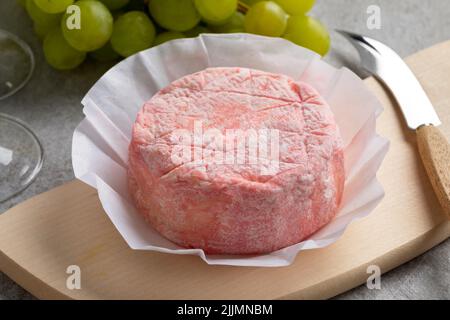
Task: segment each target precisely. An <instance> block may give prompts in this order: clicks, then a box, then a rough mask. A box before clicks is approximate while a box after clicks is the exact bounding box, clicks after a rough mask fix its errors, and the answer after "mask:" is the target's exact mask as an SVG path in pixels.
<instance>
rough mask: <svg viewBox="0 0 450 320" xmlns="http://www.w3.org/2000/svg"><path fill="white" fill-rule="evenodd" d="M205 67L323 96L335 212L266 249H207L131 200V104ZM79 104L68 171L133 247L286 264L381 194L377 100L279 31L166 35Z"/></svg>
mask: <svg viewBox="0 0 450 320" xmlns="http://www.w3.org/2000/svg"><path fill="white" fill-rule="evenodd" d="M208 67H247V68H254V69H259V70H264V71H268V72H274V73H282V74H285V75H288V76H290V77H292V78H294V79H296V80H301V81H304V82H306V83H309V84H310V85H312V86H313V87H314V88H316V89H317V90H318V91H319V93H320V94H321V95H322V96H323V97H324V98H325V99H326V101H327V102H328V103H329V104H330V106H331V108H332V110H333V112H334V115H335V117H336V120H337V123H338V125H339V128H340V130H341V134H342V137H343V139H344V143H345V169H346V181H345V190H344V197H343V202H342V206H341V209H340V211H339V213H338V215H337V216H336V217H335V219H334V220H333V221H331V222H330V223H329V224H328V225H326V226H325V227H324V228H322V229H321V230H319V231H318V232H316V233H315V234H314V235H312V236H311V237H310V238H309V239H307V240H305V241H302V242H300V243H298V244H295V245H292V246H290V247H287V248H284V249H282V250H278V251H275V252H272V253H270V254H265V255H255V256H224V255H206V254H205V253H204V252H203V250H201V249H184V248H181V247H179V246H178V245H176V244H174V243H172V242H170V241H169V240H167V239H165V238H163V237H162V236H161V235H160V234H159V233H157V232H156V231H155V230H153V229H152V228H151V226H149V225H148V224H147V223H146V222H145V221H144V219H143V218H142V217H141V216H140V215H139V214H138V213H137V211H136V209H135V208H134V206H133V204H132V202H131V201H130V198H129V195H128V190H127V179H126V167H127V159H128V145H129V143H130V138H131V129H132V126H133V123H134V120H135V118H136V115H137V113H138V111H139V109H140V108H141V107H142V105H143V104H144V102H145V101H147V100H149V99H150V98H151V97H152V96H153V95H154V94H155V93H156V92H157V91H159V90H160V89H162V88H163V87H165V86H167V85H168V84H169V83H170V82H172V81H174V80H176V79H178V78H180V77H182V76H185V75H187V74H191V73H194V72H197V71H201V70H203V69H205V68H208ZM82 104H83V105H84V109H83V112H84V114H85V116H86V117H85V119H84V120H83V121H82V122H81V123H80V125H79V126H78V127H77V129H76V130H75V133H74V136H73V146H72V160H73V168H74V172H75V176H76V177H77V178H78V179H80V180H82V181H84V182H85V183H87V184H89V185H91V186H92V187H94V188H96V189H97V190H98V195H99V198H100V201H101V203H102V206H103V208H104V210H105V212H106V213H107V214H108V216H109V218H110V219H111V221H112V222H113V224H114V225H115V226H116V228H117V230H118V231H119V232H120V234H121V235H122V237H123V238H124V239H125V241H126V242H127V243H128V245H129V246H130V247H131V248H132V249H137V250H152V251H159V252H165V253H170V254H189V255H198V256H199V257H200V258H202V259H203V260H204V261H205V262H207V263H208V264H211V265H233V266H261V267H279V266H287V265H289V264H291V263H292V262H293V260H294V259H295V257H296V255H297V254H298V253H299V252H300V251H302V250H307V249H316V248H322V247H325V246H327V245H329V244H331V243H333V242H335V241H337V239H338V238H339V237H340V236H341V235H342V234H343V233H344V231H345V229H346V227H347V226H348V225H349V224H350V223H351V222H352V221H354V220H356V219H359V218H362V217H364V216H366V215H368V214H369V213H370V212H371V211H372V210H373V209H374V208H375V207H376V205H377V204H378V203H379V202H380V200H381V199H382V197H383V195H384V192H383V188H382V186H381V185H380V184H379V183H378V181H377V179H376V173H377V170H378V168H379V166H380V164H381V162H382V160H383V158H384V156H385V154H386V152H387V150H388V146H389V142H388V140H387V139H385V138H382V137H380V136H378V135H377V134H376V130H375V124H376V118H377V117H378V115H379V114H380V113H381V111H382V107H381V105H380V104H379V102H378V101H377V99H376V98H375V96H374V95H373V94H372V93H371V92H370V91H369V90H368V89H367V88H366V87H365V85H364V83H363V82H362V81H361V80H360V79H359V78H358V77H357V76H356V75H355V74H353V73H352V72H351V71H349V70H347V69H345V68H343V69H339V70H337V69H335V68H334V67H332V66H330V65H328V64H326V63H325V62H323V61H321V60H320V57H319V56H318V55H316V54H315V53H313V52H311V51H309V50H306V49H304V48H301V47H299V46H296V45H294V44H292V43H290V42H288V41H286V40H283V39H280V38H266V37H260V36H255V35H249V34H229V35H203V36H200V37H198V38H191V39H179V40H174V41H171V42H168V43H165V44H163V45H160V46H158V47H155V48H152V49H149V50H146V51H143V52H141V53H138V54H136V55H134V56H132V57H129V58H128V59H126V60H124V61H122V62H121V63H119V64H118V65H116V66H115V67H114V68H112V69H111V70H110V71H108V72H107V73H106V74H105V75H104V76H103V77H102V78H101V79H100V80H99V81H98V82H97V83H96V84H95V85H94V86H93V87H92V89H91V90H90V91H89V92H88V94H87V95H86V96H85V98H84V99H83V101H82ZM182 261H183V260H180V263H182Z"/></svg>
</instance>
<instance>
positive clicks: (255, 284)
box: [0, 42, 450, 299]
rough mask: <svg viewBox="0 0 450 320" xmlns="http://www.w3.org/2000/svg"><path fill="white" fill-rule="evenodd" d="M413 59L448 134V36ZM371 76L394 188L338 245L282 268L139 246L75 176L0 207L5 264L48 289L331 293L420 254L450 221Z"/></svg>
mask: <svg viewBox="0 0 450 320" xmlns="http://www.w3.org/2000/svg"><path fill="white" fill-rule="evenodd" d="M407 61H408V63H409V65H410V66H411V68H412V69H413V71H414V72H415V73H416V75H417V76H418V78H419V80H420V81H421V83H422V84H423V85H424V87H425V90H426V91H427V93H428V94H429V96H430V97H431V100H432V101H433V103H434V106H435V107H436V109H437V112H438V114H439V116H440V118H441V120H442V122H443V123H444V124H443V125H442V127H441V129H442V131H443V132H444V134H445V135H446V136H447V138H449V139H450V77H449V75H450V42H446V43H442V44H439V45H437V46H435V47H432V48H430V49H427V50H425V51H422V52H420V53H417V54H415V55H413V56H412V57H410V58H408V59H407ZM366 84H367V86H368V87H369V88H370V89H371V90H372V91H373V92H374V93H375V94H376V95H377V96H378V98H379V99H380V101H381V102H382V104H383V105H384V106H385V111H384V113H383V114H382V115H381V117H380V118H379V121H378V131H379V133H380V134H381V135H383V136H385V137H388V138H389V139H390V140H391V149H390V151H389V153H388V155H387V157H386V159H385V161H384V163H383V165H382V167H381V170H380V171H379V175H378V177H379V179H380V181H381V183H382V185H383V186H384V188H385V191H386V196H385V198H384V200H383V201H382V203H381V204H380V205H379V206H378V207H377V209H376V210H375V211H374V212H373V213H372V214H370V215H369V216H368V217H367V218H365V219H362V220H359V221H357V222H354V223H353V224H352V225H351V226H350V227H349V228H348V229H347V230H346V232H345V234H344V236H343V237H342V238H341V239H340V240H339V241H338V242H336V243H334V244H333V245H331V246H329V247H327V248H324V249H319V250H312V251H303V252H301V253H300V254H299V255H298V257H297V259H296V260H295V262H294V263H293V264H292V265H291V266H289V267H283V268H246V267H227V266H209V265H207V264H206V263H204V262H203V261H202V260H200V258H198V257H195V256H180V255H170V254H162V253H155V252H149V251H134V250H131V249H130V248H129V247H128V246H127V244H126V243H125V242H124V240H123V239H122V238H121V236H120V235H119V233H118V232H117V231H116V229H115V228H114V226H113V225H112V223H111V222H110V220H109V219H108V217H107V215H106V214H105V213H104V212H103V209H102V207H101V205H100V202H99V200H98V198H97V194H96V191H95V190H94V189H92V188H90V187H88V186H86V185H84V184H83V183H81V182H79V181H73V182H70V183H68V184H66V185H63V186H61V187H59V188H56V189H54V190H51V191H49V192H47V193H44V194H41V195H39V196H36V197H34V198H32V199H30V200H28V201H26V202H24V203H22V204H20V205H18V206H16V207H15V208H12V209H11V210H9V211H8V212H6V213H5V214H3V215H0V270H1V271H3V272H5V273H6V274H7V275H9V276H10V277H11V278H12V279H13V280H15V281H16V282H18V283H19V284H20V285H21V286H23V287H24V288H25V289H27V290H29V291H30V292H31V293H32V294H34V295H36V296H37V297H38V298H45V299H55V298H74V299H231V298H232V299H283V298H295V299H297V298H328V297H332V296H334V295H336V294H339V293H341V292H344V291H346V290H349V289H350V288H353V287H355V286H357V285H359V284H362V283H364V282H366V279H367V277H368V274H367V273H366V270H367V267H368V266H369V265H372V264H376V265H378V266H379V267H380V268H381V271H382V272H386V271H388V270H390V269H392V268H394V267H396V266H398V265H400V264H402V263H404V262H406V261H408V260H410V259H412V258H413V257H416V256H417V255H419V254H421V253H423V252H424V251H426V250H428V249H430V248H431V247H433V246H435V245H437V244H438V243H440V242H441V241H443V240H445V239H447V238H448V237H449V236H450V222H449V220H448V219H447V218H446V215H445V214H444V213H443V212H442V210H441V209H440V207H439V205H438V203H437V199H436V197H435V196H434V194H433V192H432V189H431V185H430V183H429V181H428V179H427V177H426V175H425V173H424V168H423V166H422V164H421V162H420V160H419V157H418V153H417V150H416V140H415V134H414V133H413V132H410V131H407V130H406V128H405V125H404V122H403V119H402V118H401V115H400V113H399V112H398V108H397V106H395V103H394V101H393V100H392V98H391V97H390V96H389V95H388V94H386V92H385V91H384V89H383V88H382V87H381V86H380V85H379V84H378V83H377V82H376V81H375V80H374V79H368V80H366ZM418 107H419V106H418ZM449 163H450V159H449ZM71 265H77V266H79V267H80V269H81V289H80V290H69V289H68V288H67V287H66V281H67V277H68V276H69V275H68V274H67V273H66V270H67V268H68V267H69V266H71Z"/></svg>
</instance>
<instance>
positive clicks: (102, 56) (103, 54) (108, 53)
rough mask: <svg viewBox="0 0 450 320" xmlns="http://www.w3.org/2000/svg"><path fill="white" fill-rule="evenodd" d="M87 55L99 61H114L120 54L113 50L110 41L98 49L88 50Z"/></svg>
mask: <svg viewBox="0 0 450 320" xmlns="http://www.w3.org/2000/svg"><path fill="white" fill-rule="evenodd" d="M89 55H90V56H91V57H92V58H94V59H95V60H97V61H101V62H109V61H115V60H118V59H119V58H120V55H119V54H118V53H117V52H115V51H114V49H113V47H112V45H111V42H110V41H108V43H107V44H105V45H104V46H103V47H101V48H100V49H97V50H95V51H92V52H90V53H89Z"/></svg>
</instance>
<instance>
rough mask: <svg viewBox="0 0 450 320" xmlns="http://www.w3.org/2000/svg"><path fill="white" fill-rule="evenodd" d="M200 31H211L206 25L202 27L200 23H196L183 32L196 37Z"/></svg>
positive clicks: (189, 36) (187, 35) (190, 36)
mask: <svg viewBox="0 0 450 320" xmlns="http://www.w3.org/2000/svg"><path fill="white" fill-rule="evenodd" d="M202 33H211V31H210V30H209V29H208V28H207V27H204V26H202V25H197V26H195V27H194V28H192V29H191V30H188V31H186V32H185V33H184V34H185V35H186V37H188V38H195V37H198V36H199V35H200V34H202Z"/></svg>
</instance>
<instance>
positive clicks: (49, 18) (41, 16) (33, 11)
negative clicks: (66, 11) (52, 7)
mask: <svg viewBox="0 0 450 320" xmlns="http://www.w3.org/2000/svg"><path fill="white" fill-rule="evenodd" d="M26 9H27V12H28V15H29V16H30V18H31V20H33V21H34V22H35V23H39V24H54V23H57V24H59V23H60V21H61V17H62V15H61V14H51V13H47V12H44V11H42V10H41V9H40V8H39V7H38V6H37V5H36V3H35V2H34V0H27V3H26Z"/></svg>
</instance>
